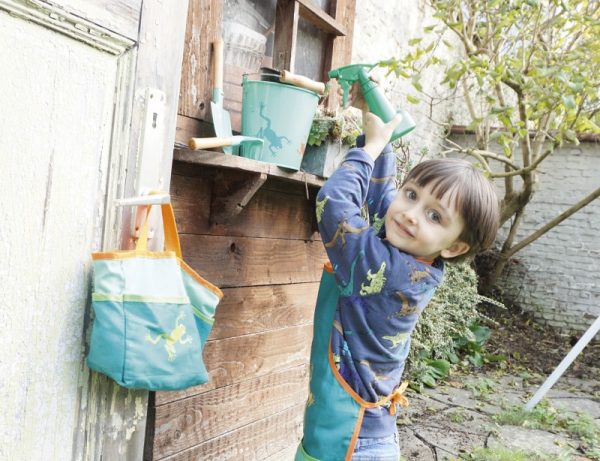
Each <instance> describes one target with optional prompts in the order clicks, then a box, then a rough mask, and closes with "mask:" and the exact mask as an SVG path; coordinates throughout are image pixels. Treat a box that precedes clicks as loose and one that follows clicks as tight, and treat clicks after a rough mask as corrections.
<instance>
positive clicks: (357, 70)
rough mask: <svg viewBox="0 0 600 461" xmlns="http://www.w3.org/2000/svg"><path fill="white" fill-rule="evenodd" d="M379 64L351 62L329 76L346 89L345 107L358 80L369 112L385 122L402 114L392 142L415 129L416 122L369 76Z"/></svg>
mask: <svg viewBox="0 0 600 461" xmlns="http://www.w3.org/2000/svg"><path fill="white" fill-rule="evenodd" d="M376 65H377V64H351V65H349V66H344V67H339V68H337V69H333V70H330V71H329V74H328V75H329V78H335V79H336V80H337V81H338V83H339V85H340V86H341V87H342V90H343V91H344V94H343V98H342V99H343V101H342V104H343V107H346V104H348V92H349V91H350V87H351V86H352V85H353V84H354V82H358V83H359V85H360V90H361V91H362V95H363V98H364V99H365V102H366V103H367V106H369V112H372V113H374V114H375V115H377V116H378V117H379V118H380V119H381V120H383V121H384V122H385V123H387V122H389V121H390V120H391V119H393V118H394V117H395V116H396V114H401V115H402V121H401V122H400V125H398V126H397V127H396V129H395V130H394V132H393V133H392V137H391V138H390V142H392V141H394V140H395V139H398V138H400V137H401V136H404V135H405V134H407V133H410V132H411V131H412V130H414V129H415V126H416V125H415V122H414V121H413V119H412V117H411V116H410V115H409V113H408V112H406V111H405V110H403V109H400V110H396V109H394V107H393V106H392V104H391V103H390V101H388V99H387V98H386V97H385V96H384V95H383V91H381V89H380V88H379V86H378V85H377V83H375V82H374V81H373V80H371V79H370V78H369V74H368V72H369V71H370V70H371V69H372V68H373V67H375V66H376Z"/></svg>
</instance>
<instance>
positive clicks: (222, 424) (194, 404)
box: [154, 365, 308, 459]
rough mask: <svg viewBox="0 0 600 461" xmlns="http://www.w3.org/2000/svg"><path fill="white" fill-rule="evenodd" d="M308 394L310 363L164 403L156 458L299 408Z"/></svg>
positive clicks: (158, 422) (158, 414)
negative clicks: (282, 411)
mask: <svg viewBox="0 0 600 461" xmlns="http://www.w3.org/2000/svg"><path fill="white" fill-rule="evenodd" d="M307 393H308V366H307V365H303V366H299V367H294V368H291V369H288V370H285V371H282V372H279V373H272V374H269V375H267V376H262V377H260V378H254V379H250V380H247V381H244V382H241V383H238V384H235V385H233V386H226V387H222V388H220V389H215V390H213V391H210V392H206V393H204V394H201V395H199V396H194V397H190V398H187V399H184V400H178V401H176V402H172V403H170V404H167V405H161V406H159V407H157V408H156V420H155V425H156V438H155V439H154V457H155V458H157V459H160V458H163V457H166V456H170V455H173V454H175V453H177V452H180V451H182V450H185V449H186V448H188V447H192V446H195V445H198V444H200V443H202V442H205V441H207V440H210V439H212V438H215V437H217V436H219V435H221V434H223V433H226V432H229V431H232V430H236V429H239V428H241V427H242V426H245V425H247V424H251V423H253V422H256V421H259V420H261V419H264V418H268V417H269V416H271V415H272V414H274V413H277V412H280V411H281V410H283V409H286V408H289V407H296V406H297V405H298V404H302V403H304V402H305V401H306V398H307ZM240 409H245V410H246V411H240Z"/></svg>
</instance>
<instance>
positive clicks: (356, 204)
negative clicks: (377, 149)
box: [317, 139, 444, 437]
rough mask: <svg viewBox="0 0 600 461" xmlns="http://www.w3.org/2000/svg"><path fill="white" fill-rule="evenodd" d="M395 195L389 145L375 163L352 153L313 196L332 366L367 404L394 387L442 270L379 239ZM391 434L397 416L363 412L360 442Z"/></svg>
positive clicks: (382, 237) (378, 411)
mask: <svg viewBox="0 0 600 461" xmlns="http://www.w3.org/2000/svg"><path fill="white" fill-rule="evenodd" d="M361 141H362V140H360V139H359V143H361ZM395 195H396V156H395V153H394V152H393V151H392V150H391V148H390V146H389V145H388V146H387V147H386V149H385V150H384V152H383V153H382V154H381V155H380V156H379V157H378V158H377V160H376V161H375V162H373V160H372V158H371V157H370V156H369V155H368V154H367V153H366V152H365V151H364V150H363V149H362V148H360V147H359V148H354V149H351V150H350V151H349V152H348V154H347V155H346V157H345V159H344V162H343V163H342V165H341V166H340V167H339V168H338V169H337V170H336V171H335V172H334V173H333V174H332V175H331V177H330V178H329V179H328V180H327V182H326V183H325V184H324V185H323V187H322V188H321V190H320V191H319V194H318V196H317V222H318V225H319V232H320V234H321V237H322V240H323V244H324V245H325V249H326V251H327V255H328V257H329V260H330V261H331V264H332V266H333V270H334V274H335V278H336V282H337V284H338V288H339V290H340V294H341V295H340V298H339V302H338V306H337V308H336V313H335V319H334V324H333V328H332V334H331V349H332V353H333V358H334V362H335V363H336V366H337V367H338V369H339V371H340V374H341V376H342V377H343V378H344V379H345V380H346V382H347V383H348V384H349V385H350V387H352V389H354V390H355V391H356V392H357V393H358V395H360V396H361V397H362V398H363V399H364V400H366V401H369V402H376V401H378V400H380V399H381V398H383V397H386V396H388V395H390V394H391V393H392V392H393V391H394V390H395V389H396V388H397V387H398V386H399V384H400V380H401V377H402V373H403V371H404V363H405V360H406V357H407V355H408V351H409V347H410V334H411V332H412V331H413V329H414V327H415V324H416V323H417V320H418V318H419V315H420V313H421V312H422V310H423V309H424V308H425V306H426V305H427V304H428V303H429V301H430V299H431V297H432V296H433V293H434V291H435V289H436V288H437V286H438V285H439V284H440V282H441V280H442V276H443V269H444V267H443V262H442V261H441V259H439V258H438V259H436V260H435V261H434V263H433V264H432V265H429V264H426V263H423V262H420V261H418V260H416V259H415V258H414V257H413V256H411V255H409V254H407V253H404V252H402V251H401V250H399V249H397V248H395V247H393V246H392V245H390V244H389V243H388V241H387V240H386V239H385V228H384V227H383V217H384V216H385V213H386V211H387V209H388V206H389V204H390V203H391V201H392V200H393V199H394V196H395ZM365 203H366V204H367V207H368V217H367V213H366V211H365V212H362V209H363V205H364V204H365ZM395 430H396V417H395V416H391V415H390V413H389V411H388V408H381V407H377V408H374V409H368V410H366V412H365V415H364V419H363V425H362V428H361V431H360V434H359V437H385V436H388V435H390V434H392V433H393V432H394V431H395Z"/></svg>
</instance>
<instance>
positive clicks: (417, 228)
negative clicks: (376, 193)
mask: <svg viewBox="0 0 600 461" xmlns="http://www.w3.org/2000/svg"><path fill="white" fill-rule="evenodd" d="M463 227H464V222H463V219H462V217H461V216H460V214H459V213H458V211H457V210H456V208H455V207H454V200H453V197H452V191H451V190H450V191H449V192H448V193H446V194H445V195H444V196H443V197H442V198H441V199H440V200H438V199H437V198H436V197H435V195H432V193H431V187H430V186H429V185H428V186H426V187H420V186H418V185H417V184H416V183H413V182H409V183H406V184H404V185H403V186H402V188H401V189H400V191H398V194H397V195H396V198H395V199H394V200H393V202H392V203H391V204H390V206H389V208H388V211H387V214H386V215H385V232H386V238H387V240H388V241H389V242H390V243H391V244H392V245H393V246H395V247H396V248H399V249H400V250H402V251H404V252H406V253H409V254H411V255H413V256H415V257H417V258H420V259H425V260H433V259H435V258H437V257H438V256H440V255H441V256H442V257H444V258H452V257H455V256H458V255H461V254H463V253H466V252H467V251H469V245H468V244H466V243H464V242H462V241H460V240H458V238H459V236H460V234H461V233H462V231H463Z"/></svg>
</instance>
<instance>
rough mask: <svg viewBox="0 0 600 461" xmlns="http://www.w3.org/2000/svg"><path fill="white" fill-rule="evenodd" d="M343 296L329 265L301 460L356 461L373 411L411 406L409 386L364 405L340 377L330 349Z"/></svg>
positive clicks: (313, 352) (320, 303)
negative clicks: (407, 395) (366, 420)
mask: <svg viewBox="0 0 600 461" xmlns="http://www.w3.org/2000/svg"><path fill="white" fill-rule="evenodd" d="M339 296H340V291H339V288H338V286H337V284H336V281H335V276H334V274H333V270H332V269H331V265H330V264H326V265H325V269H324V271H323V275H322V277H321V285H320V286H319V294H318V296H317V307H316V310H315V318H314V334H313V342H312V349H311V354H310V385H309V396H308V401H307V403H306V410H305V413H304V436H303V438H302V442H301V443H300V446H299V447H298V450H297V451H296V457H295V461H341V460H350V459H351V458H352V453H353V452H354V446H355V444H356V439H357V438H358V434H359V432H360V428H361V425H362V419H363V415H364V412H365V409H367V408H375V407H378V406H381V405H386V404H387V403H388V402H390V403H391V404H390V407H389V408H390V413H391V414H394V413H395V411H396V404H400V405H403V406H406V405H408V402H407V400H406V398H405V397H404V396H403V395H402V392H403V391H404V389H405V388H406V384H403V385H402V386H400V387H399V388H398V389H397V390H396V391H395V392H394V393H393V394H391V395H389V396H388V397H386V398H384V399H382V400H380V401H378V402H367V401H365V400H363V399H362V398H361V397H360V396H359V395H358V394H357V393H356V392H355V391H354V390H353V389H352V388H351V387H350V386H349V385H348V384H347V383H346V381H344V378H342V376H341V375H340V374H339V372H338V370H337V368H336V366H335V364H334V361H333V354H332V352H331V348H330V337H331V329H332V327H333V319H334V315H335V309H336V307H337V303H338V299H339Z"/></svg>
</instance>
